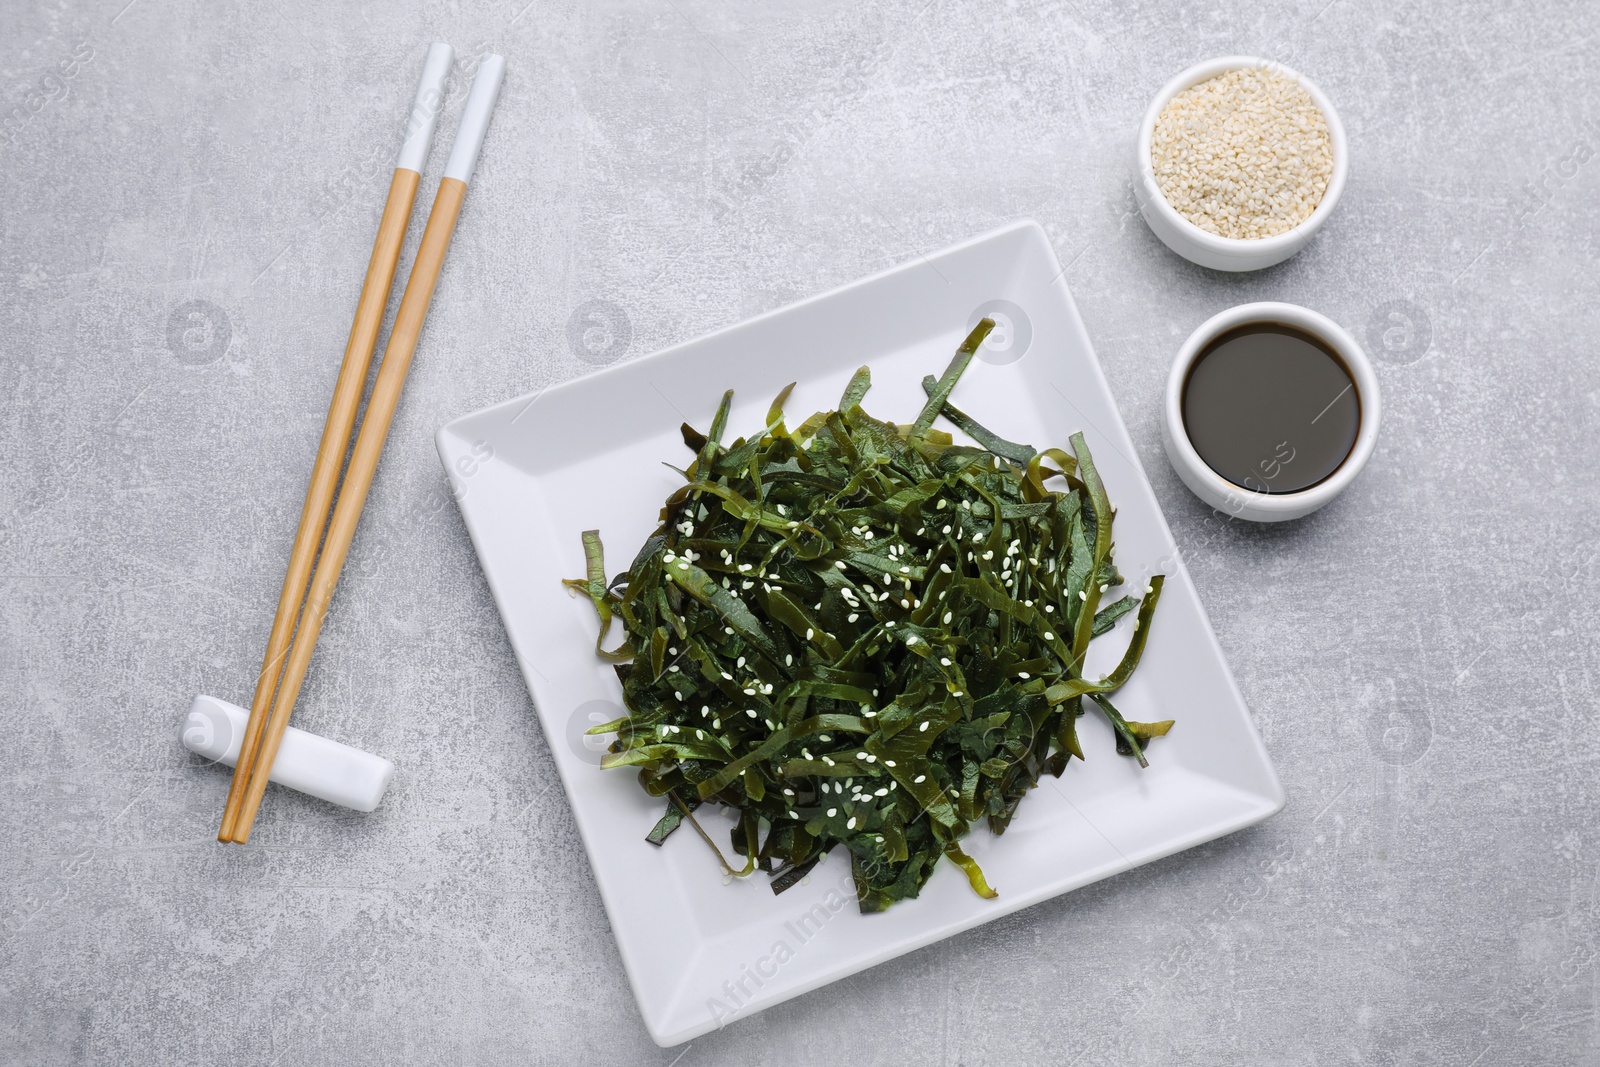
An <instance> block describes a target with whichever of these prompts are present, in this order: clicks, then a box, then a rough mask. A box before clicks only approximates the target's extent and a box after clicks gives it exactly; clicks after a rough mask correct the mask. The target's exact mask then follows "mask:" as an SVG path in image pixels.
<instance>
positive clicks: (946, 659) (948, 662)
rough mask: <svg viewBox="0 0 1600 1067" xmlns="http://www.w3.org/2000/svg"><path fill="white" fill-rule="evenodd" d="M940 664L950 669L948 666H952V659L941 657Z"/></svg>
mask: <svg viewBox="0 0 1600 1067" xmlns="http://www.w3.org/2000/svg"><path fill="white" fill-rule="evenodd" d="M939 662H940V663H941V664H942V665H944V666H946V667H948V666H950V657H949V656H940V657H939Z"/></svg>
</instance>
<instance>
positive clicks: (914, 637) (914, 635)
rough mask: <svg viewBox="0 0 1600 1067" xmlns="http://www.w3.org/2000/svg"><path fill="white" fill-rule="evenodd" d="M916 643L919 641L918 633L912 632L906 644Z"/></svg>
mask: <svg viewBox="0 0 1600 1067" xmlns="http://www.w3.org/2000/svg"><path fill="white" fill-rule="evenodd" d="M916 643H917V635H916V634H912V635H911V636H910V637H908V638H906V644H908V645H914V644H916Z"/></svg>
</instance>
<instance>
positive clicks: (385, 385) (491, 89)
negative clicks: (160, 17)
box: [232, 55, 505, 844]
mask: <svg viewBox="0 0 1600 1067" xmlns="http://www.w3.org/2000/svg"><path fill="white" fill-rule="evenodd" d="M504 75H505V60H504V59H502V58H501V57H500V56H496V55H488V56H485V57H484V58H483V61H482V62H481V64H480V65H479V67H478V73H477V75H476V76H475V77H474V78H473V80H472V91H471V93H469V94H468V97H467V104H466V109H465V111H464V113H463V115H462V119H461V128H460V129H459V131H458V132H457V133H456V141H455V145H454V147H453V148H452V149H451V152H450V162H449V164H447V165H446V167H445V176H444V178H443V179H442V180H441V181H440V182H439V192H438V195H437V196H436V197H435V198H434V201H433V209H432V210H431V211H430V212H429V214H428V226H427V229H425V230H424V231H423V233H422V245H421V247H419V248H418V249H417V258H416V261H415V262H414V263H413V264H412V265H411V277H410V278H409V279H408V280H407V282H406V291H405V295H404V296H402V297H401V298H400V310H399V312H398V313H397V314H396V316H395V322H394V327H393V329H392V330H391V331H390V333H389V345H388V347H387V348H386V349H385V350H384V353H383V364H382V365H381V366H380V367H379V369H378V380H377V381H376V382H375V383H374V384H373V386H372V396H371V397H370V398H369V399H368V400H367V412H366V415H365V416H364V417H363V418H362V420H361V430H360V432H359V433H357V435H356V444H355V450H354V451H353V452H352V453H351V456H350V464H349V467H348V468H347V469H346V471H345V475H344V483H343V484H342V485H341V486H340V489H339V499H338V502H337V503H336V504H335V505H334V508H333V518H332V520H331V521H330V522H329V524H328V533H327V537H326V538H325V539H324V541H323V545H322V554H321V556H320V557H319V558H318V560H317V565H316V571H315V573H313V574H312V576H311V587H310V589H309V590H308V592H307V594H306V601H305V608H304V610H303V612H302V613H301V617H300V629H299V632H298V634H297V636H296V639H295V642H294V645H293V647H292V648H291V649H290V650H289V659H288V662H287V664H286V665H285V666H284V670H283V678H282V679H281V680H280V681H279V683H278V694H277V699H276V702H275V704H274V709H273V714H272V717H271V719H270V720H269V721H268V723H267V726H266V729H265V732H264V733H263V734H262V736H261V739H260V746H259V750H258V752H257V754H256V759H255V763H254V766H253V767H252V771H251V775H250V781H249V785H248V787H247V789H246V792H245V796H244V802H243V804H242V806H241V807H240V809H239V814H238V818H237V820H236V821H235V823H234V833H233V838H232V840H234V841H236V842H238V843H240V844H243V843H244V842H245V841H247V840H249V838H250V830H251V828H252V826H253V825H254V823H255V817H256V812H257V810H258V809H259V808H260V806H261V798H262V795H263V794H264V793H265V792H266V789H267V776H268V774H269V773H270V772H271V770H272V761H273V760H274V759H275V758H277V754H278V746H279V744H280V743H281V742H282V741H283V734H284V731H285V730H286V729H288V726H289V716H290V714H291V713H292V712H293V711H294V704H295V700H296V699H297V698H298V697H299V695H300V686H301V684H302V683H303V682H304V681H305V676H306V670H307V668H308V667H309V666H310V665H311V654H312V652H313V651H315V649H316V642H317V637H318V636H319V635H320V634H321V632H322V623H323V620H324V619H325V618H326V617H327V613H328V605H329V603H330V602H331V601H332V599H333V592H334V589H335V587H336V586H337V585H338V583H339V572H340V571H341V570H342V569H343V567H344V561H345V558H346V557H347V556H348V555H349V552H350V543H351V541H353V540H354V539H355V535H356V525H357V523H359V522H360V520H361V509H362V508H363V507H364V506H365V504H366V501H367V493H368V491H369V490H370V489H371V488H372V479H373V476H374V475H375V474H376V473H377V469H378V458H379V456H380V455H382V453H383V446H384V442H385V440H387V438H388V436H389V426H390V423H392V422H393V421H394V413H395V408H396V406H397V405H398V404H399V403H400V393H401V390H402V389H404V387H405V381H406V374H407V372H409V371H410V369H411V359H412V357H413V356H414V355H415V354H416V350H417V339H418V337H419V336H420V335H421V333H422V324H423V322H424V320H425V319H426V318H427V315H428V305H429V304H430V303H431V302H432V300H433V290H434V287H435V286H436V285H437V284H438V281H439V270H440V268H441V267H443V265H444V257H445V253H446V252H447V251H448V250H449V248H450V238H451V237H452V236H453V235H454V234H455V228H456V218H457V217H458V216H459V215H460V213H461V204H462V201H463V200H464V199H465V198H466V195H467V182H468V181H470V180H471V177H472V171H473V169H474V167H475V166H476V164H477V159H478V151H479V149H480V148H481V147H482V146H483V136H484V133H485V132H486V131H487V129H488V125H489V116H490V113H491V112H492V111H493V110H494V104H495V99H496V98H497V97H498V95H499V92H500V82H501V79H502V78H503V77H504Z"/></svg>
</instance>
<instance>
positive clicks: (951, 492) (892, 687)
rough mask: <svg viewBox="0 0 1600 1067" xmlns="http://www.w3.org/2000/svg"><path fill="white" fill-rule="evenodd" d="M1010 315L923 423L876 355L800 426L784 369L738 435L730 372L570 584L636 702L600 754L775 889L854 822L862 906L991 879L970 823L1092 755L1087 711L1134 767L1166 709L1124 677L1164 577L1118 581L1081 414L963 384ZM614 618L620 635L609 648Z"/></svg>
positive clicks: (660, 836) (595, 542)
mask: <svg viewBox="0 0 1600 1067" xmlns="http://www.w3.org/2000/svg"><path fill="white" fill-rule="evenodd" d="M993 325H994V324H993V323H992V322H991V321H990V320H988V319H984V320H983V321H982V322H980V323H979V325H978V327H977V328H976V329H975V330H973V332H972V333H971V334H970V335H969V336H968V337H967V339H966V340H965V341H964V342H963V343H962V344H961V346H960V348H959V349H958V350H957V352H956V355H955V358H954V359H953V360H952V361H951V363H950V365H949V367H948V368H947V369H946V370H945V372H944V374H943V375H942V376H941V377H939V378H937V379H935V378H933V377H932V376H931V375H930V376H929V377H927V378H925V379H924V380H923V383H922V385H923V389H924V391H925V392H926V393H927V397H928V399H927V403H926V404H925V405H924V407H923V408H922V410H921V412H920V413H919V414H918V415H917V416H916V419H915V421H913V422H911V423H910V424H907V425H896V424H895V423H892V422H880V421H878V420H877V419H875V418H873V417H872V416H870V415H868V414H867V413H866V411H864V410H863V409H862V406H861V402H862V400H863V399H864V398H865V396H866V394H867V390H868V387H869V386H870V384H871V375H870V373H869V371H868V369H867V368H866V367H863V368H861V369H860V370H859V371H857V372H856V374H855V376H854V377H853V378H852V379H851V381H850V384H849V386H848V388H846V390H845V392H844V396H843V397H841V398H840V400H839V407H838V410H836V411H825V412H818V413H817V414H815V415H812V416H811V417H810V418H808V419H806V420H805V421H804V422H802V423H801V424H800V425H799V426H798V427H797V428H795V429H794V430H789V429H788V428H787V427H786V426H785V423H784V415H783V404H784V402H785V401H786V400H787V399H788V396H789V393H790V391H791V390H792V389H793V388H794V386H793V385H792V384H791V385H790V386H789V387H787V388H785V389H784V390H783V391H782V392H781V393H779V395H778V397H777V399H776V400H774V401H773V403H772V406H771V408H770V409H769V410H768V412H767V417H766V425H765V427H764V428H763V429H762V430H761V432H760V433H757V434H754V435H752V436H751V437H748V438H740V439H737V440H734V441H733V442H732V443H731V444H730V443H725V442H724V440H723V438H724V435H725V434H726V432H727V424H728V413H729V409H730V406H731V404H732V399H733V393H732V392H731V391H729V392H728V393H726V394H725V395H724V396H723V398H722V403H721V405H720V406H719V407H718V409H717V413H716V416H715V418H714V419H713V420H712V422H711V426H710V428H709V430H708V431H707V432H705V433H701V432H699V431H697V430H695V429H693V428H692V427H690V426H689V425H687V424H685V425H684V426H683V431H682V432H683V440H684V443H685V444H686V445H687V446H688V447H689V449H690V451H691V452H692V453H693V454H694V459H693V461H692V462H691V463H690V464H689V465H688V467H687V469H685V470H683V471H682V472H681V473H682V474H683V476H684V484H683V486H682V487H681V488H679V489H677V490H676V491H675V492H673V493H672V495H671V496H669V497H668V498H667V501H666V503H665V505H664V506H663V507H662V509H661V525H660V527H659V528H658V529H657V530H656V532H655V534H654V535H653V536H651V537H650V538H649V539H648V540H647V541H646V542H645V544H644V546H643V548H641V549H640V550H639V552H638V554H637V555H636V556H635V558H634V560H633V562H632V563H631V564H630V565H629V567H628V569H627V570H626V571H625V572H623V573H622V574H619V575H617V576H616V577H615V578H612V579H610V580H608V579H607V578H606V572H605V559H604V553H603V549H602V545H601V541H600V535H599V532H598V531H594V530H589V531H586V532H585V533H584V534H583V549H584V557H585V560H586V569H587V572H588V573H587V575H586V576H585V577H584V578H579V579H571V580H568V581H567V582H566V584H567V585H568V586H570V587H571V588H573V589H575V590H578V591H580V592H582V593H585V594H587V595H588V596H589V598H590V599H591V600H592V601H593V603H594V606H595V609H596V610H597V611H598V613H599V619H600V637H599V639H598V640H597V642H596V650H597V651H598V653H599V654H600V655H601V656H602V657H603V658H605V659H606V660H608V661H610V662H612V663H614V664H616V671H617V675H618V677H619V678H620V679H621V682H622V689H623V695H624V702H625V705H626V708H627V711H628V714H627V715H626V716H625V717H623V718H620V719H618V720H616V721H615V722H609V723H605V724H603V725H600V726H596V727H595V728H594V729H592V730H591V731H590V733H595V734H606V733H612V732H615V733H616V734H617V737H616V739H615V740H614V741H613V742H612V744H611V745H610V748H609V751H608V752H607V753H606V754H605V756H604V758H603V760H602V767H606V768H618V767H634V768H637V770H638V776H639V782H640V784H641V785H642V786H643V787H644V789H645V790H646V792H648V793H649V794H650V795H652V796H655V797H660V798H662V799H663V800H664V802H665V813H664V814H663V815H662V816H661V820H660V822H658V823H657V824H656V826H655V828H654V829H653V830H652V831H651V832H650V834H649V836H648V838H647V840H648V841H650V842H651V843H653V844H657V845H659V844H661V843H662V842H663V841H664V840H665V839H666V838H667V836H668V835H669V834H671V833H673V832H674V831H676V830H677V829H679V828H680V826H681V825H682V824H683V823H684V822H688V823H689V824H690V825H691V826H692V827H693V828H694V829H695V831H697V832H698V833H699V834H700V836H701V837H703V838H705V840H706V842H707V843H708V844H710V845H711V847H712V850H713V851H714V852H715V853H716V855H717V859H718V861H719V862H721V863H722V866H723V868H724V871H725V872H726V875H727V876H728V877H743V876H746V875H749V874H751V873H753V872H754V871H755V870H757V869H760V870H763V871H766V872H768V874H770V875H771V878H772V882H771V884H772V888H773V891H774V892H782V891H783V890H785V889H787V888H789V887H790V886H792V885H794V884H795V883H796V882H798V881H799V880H800V879H802V878H803V877H805V876H806V874H807V873H808V872H809V871H810V870H811V868H812V867H813V866H814V865H815V864H816V863H818V862H819V861H820V860H821V859H822V858H823V857H824V856H825V855H826V854H827V853H828V852H829V851H830V850H832V849H833V848H835V847H838V846H842V847H843V848H844V849H845V850H846V852H847V853H848V855H849V859H850V863H851V868H852V874H853V878H854V882H855V887H856V894H857V897H858V900H859V903H860V907H861V910H862V911H864V912H873V911H882V910H884V909H885V908H888V907H889V906H890V905H892V904H894V903H895V902H896V901H899V900H904V899H906V898H908V897H915V896H916V895H917V894H918V892H920V890H921V888H922V886H923V885H924V883H926V882H927V880H928V878H929V876H930V875H931V874H932V873H933V871H934V869H935V868H936V867H937V866H938V864H939V861H940V859H941V858H944V859H948V860H950V861H951V862H952V863H954V864H955V865H956V866H957V867H959V868H961V870H962V871H963V872H964V873H965V874H966V876H967V878H968V879H969V881H970V882H971V884H972V888H973V889H974V890H975V891H976V892H977V893H979V894H980V895H982V896H984V897H993V896H995V895H996V894H995V891H994V890H993V889H992V888H991V887H990V886H989V884H988V881H987V879H986V878H985V877H984V874H983V872H982V871H981V870H980V869H979V867H978V865H977V864H976V863H975V862H974V861H973V860H972V858H971V857H969V856H968V855H967V854H966V853H965V852H964V851H962V848H961V840H962V838H964V837H965V836H966V835H967V833H968V832H969V831H970V830H971V828H972V827H973V825H974V824H976V823H978V822H979V821H980V820H981V821H985V822H987V823H988V827H989V830H990V832H992V833H995V834H1001V833H1004V832H1005V829H1006V827H1007V825H1009V823H1010V822H1011V819H1012V817H1013V815H1015V813H1016V811H1017V806H1018V805H1019V804H1020V803H1021V802H1022V798H1023V797H1024V796H1026V795H1027V793H1028V790H1029V789H1031V788H1033V787H1034V786H1035V785H1037V784H1038V782H1039V779H1040V777H1041V776H1042V775H1045V774H1050V775H1056V776H1059V775H1060V774H1061V773H1062V772H1063V770H1065V768H1066V767H1067V764H1068V763H1069V761H1070V760H1072V759H1073V758H1077V759H1080V760H1081V759H1083V758H1084V752H1083V749H1082V747H1081V746H1080V744H1079V741H1078V736H1077V720H1078V718H1079V717H1080V716H1082V715H1084V714H1085V713H1086V712H1087V711H1089V710H1091V707H1092V709H1096V710H1097V711H1098V713H1100V714H1103V715H1105V716H1106V718H1107V719H1108V720H1109V721H1110V723H1111V726H1112V728H1113V730H1114V731H1115V736H1116V745H1117V751H1118V752H1120V753H1121V754H1123V755H1124V756H1127V757H1129V758H1131V759H1135V760H1137V761H1138V762H1139V764H1140V766H1144V765H1146V757H1145V747H1146V746H1147V745H1148V744H1149V743H1150V741H1151V739H1152V738H1154V737H1157V736H1160V735H1163V734H1165V733H1166V732H1167V731H1168V730H1169V729H1170V728H1171V726H1172V721H1171V720H1167V721H1165V722H1154V723H1143V722H1134V721H1130V720H1127V719H1124V718H1123V716H1122V715H1121V714H1120V713H1119V712H1118V711H1117V709H1116V707H1115V706H1114V705H1113V704H1112V703H1111V700H1110V698H1109V694H1111V693H1113V692H1115V691H1116V689H1117V688H1118V687H1119V686H1121V685H1123V684H1124V683H1125V682H1126V681H1127V680H1128V678H1129V676H1130V675H1131V674H1132V673H1133V670H1134V668H1135V667H1136V666H1137V664H1138V662H1139V657H1140V655H1141V653H1142V652H1143V651H1144V646H1145V639H1146V636H1147V635H1148V633H1149V630H1150V620H1151V616H1152V614H1153V613H1154V611H1155V607H1156V602H1157V600H1158V599H1159V598H1160V596H1161V586H1162V580H1163V579H1162V577H1161V576H1156V577H1155V578H1153V579H1151V581H1150V583H1149V585H1148V586H1146V587H1145V588H1144V589H1143V590H1142V591H1141V592H1140V593H1139V595H1137V596H1132V595H1130V596H1120V597H1117V598H1116V599H1110V598H1109V596H1108V594H1110V593H1111V591H1112V590H1114V589H1116V588H1117V587H1119V586H1120V585H1121V584H1122V583H1123V579H1122V576H1121V575H1120V574H1119V573H1118V572H1117V568H1116V565H1115V563H1114V561H1113V547H1112V539H1111V526H1112V518H1113V514H1114V513H1113V511H1112V508H1111V504H1110V502H1109V501H1108V500H1107V498H1106V491H1105V488H1104V486H1103V485H1102V484H1101V481H1100V477H1099V475H1098V473H1097V472H1096V470H1095V466H1094V461H1093V459H1092V458H1091V456H1090V455H1089V449H1088V447H1087V446H1086V445H1085V443H1084V438H1083V435H1082V434H1081V433H1078V434H1074V435H1073V436H1072V438H1071V452H1070V453H1069V452H1067V451H1064V450H1062V449H1059V448H1046V449H1044V450H1042V451H1036V450H1035V449H1033V448H1031V447H1029V446H1027V445H1022V444H1016V443H1013V442H1011V441H1007V440H1005V439H1003V438H1001V437H999V436H997V435H996V434H994V433H992V432H990V431H989V430H988V429H986V428H984V427H983V426H981V425H979V424H978V423H977V422H975V421H974V420H973V419H971V418H970V417H968V416H967V415H966V414H965V413H963V412H962V411H961V410H960V409H958V408H956V407H955V406H954V405H953V404H952V403H951V401H950V395H951V392H952V390H954V388H955V386H956V382H957V381H958V380H959V379H960V377H961V375H962V373H963V372H964V371H965V370H966V369H967V367H968V364H969V363H970V362H971V361H972V356H973V354H974V353H975V352H976V351H977V349H978V346H979V345H980V344H982V342H983V339H984V337H985V336H986V335H987V334H988V332H989V330H991V329H992V328H993ZM941 415H942V416H943V417H944V418H945V419H947V420H948V421H949V423H950V424H952V425H953V426H954V427H956V428H957V429H958V430H960V431H962V432H963V433H964V434H965V435H966V437H967V438H968V439H970V440H971V441H972V442H974V444H970V445H968V444H958V443H957V442H956V441H955V439H954V438H953V436H952V435H951V434H950V433H948V432H946V431H944V430H940V429H937V428H935V427H934V425H933V423H934V420H935V419H936V418H937V417H939V416H941ZM1052 485H1055V486H1060V487H1059V488H1052V487H1051V486H1052ZM1130 612H1134V613H1136V618H1135V620H1134V623H1133V632H1132V636H1131V638H1130V640H1129V642H1128V646H1127V650H1126V652H1125V653H1124V654H1123V656H1122V659H1121V662H1120V663H1119V664H1118V665H1117V666H1116V668H1115V669H1113V670H1112V671H1111V672H1110V673H1109V674H1107V675H1106V676H1105V677H1104V678H1101V679H1098V680H1091V679H1088V678H1085V677H1084V675H1083V664H1084V655H1085V653H1086V652H1087V651H1088V648H1089V642H1090V641H1091V640H1092V639H1093V638H1094V637H1096V636H1098V635H1100V634H1103V633H1105V632H1107V631H1108V630H1110V629H1111V628H1112V626H1113V624H1114V623H1115V622H1116V621H1117V620H1118V619H1119V618H1121V617H1122V616H1123V615H1126V614H1128V613H1130ZM614 618H616V619H620V620H621V624H622V628H623V630H624V631H625V635H626V636H625V637H624V638H623V640H622V642H621V644H620V645H619V646H618V647H616V648H615V649H607V648H605V647H604V643H605V640H606V637H607V633H608V631H609V629H610V626H611V622H612V620H613V619H614ZM702 804H713V805H722V806H723V807H725V808H727V809H731V810H732V811H733V812H734V813H735V814H736V815H737V820H738V821H737V824H736V826H735V827H734V828H733V831H732V834H731V841H730V842H729V843H730V845H731V848H732V852H733V853H734V854H735V855H736V856H737V857H742V859H743V864H742V867H734V866H733V865H732V864H730V863H729V861H728V860H726V859H725V858H724V857H723V854H722V852H721V850H720V849H718V848H717V846H716V843H715V842H714V841H713V840H712V838H711V837H710V835H709V834H708V833H707V832H706V831H705V829H704V828H702V827H701V826H700V824H699V823H698V822H697V821H696V820H695V817H694V812H695V810H696V809H697V808H698V807H700V806H701V805H702ZM734 862H735V863H736V862H738V860H737V859H736V860H735V861H734Z"/></svg>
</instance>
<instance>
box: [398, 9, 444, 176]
mask: <svg viewBox="0 0 1600 1067" xmlns="http://www.w3.org/2000/svg"><path fill="white" fill-rule="evenodd" d="M455 58H456V53H455V49H453V48H451V47H450V46H449V45H447V44H445V43H444V42H442V41H440V42H436V43H434V44H431V45H429V46H428V58H427V59H426V60H424V61H423V64H422V78H421V79H420V80H419V81H418V82H417V96H416V100H415V101H414V102H413V103H412V105H411V112H410V114H408V115H407V116H406V138H405V141H404V142H402V143H401V145H400V155H399V156H398V157H396V158H395V161H394V165H395V168H396V169H400V168H404V169H406V170H414V171H418V172H421V170H422V167H423V164H425V163H427V161H428V147H429V146H430V145H431V144H433V129H434V127H435V126H436V125H438V122H439V112H441V111H443V110H444V97H445V94H444V83H445V80H446V79H448V78H449V77H450V64H451V63H453V62H454V61H455Z"/></svg>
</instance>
